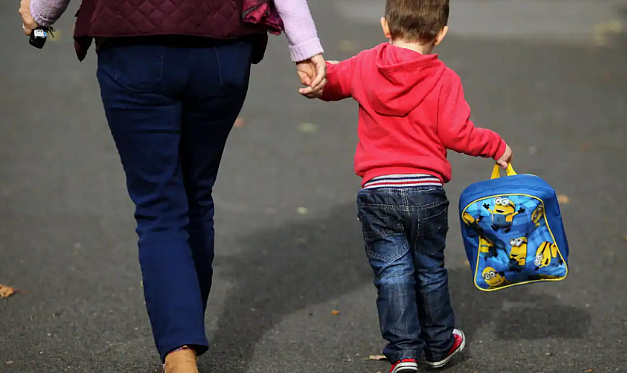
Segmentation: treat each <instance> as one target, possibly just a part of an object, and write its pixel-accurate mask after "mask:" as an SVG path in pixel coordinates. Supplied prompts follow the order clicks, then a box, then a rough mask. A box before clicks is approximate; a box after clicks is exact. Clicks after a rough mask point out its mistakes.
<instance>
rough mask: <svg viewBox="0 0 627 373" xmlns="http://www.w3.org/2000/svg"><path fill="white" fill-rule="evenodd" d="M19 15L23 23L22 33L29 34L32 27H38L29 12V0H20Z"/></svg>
mask: <svg viewBox="0 0 627 373" xmlns="http://www.w3.org/2000/svg"><path fill="white" fill-rule="evenodd" d="M20 15H21V16H22V23H23V24H24V35H30V34H31V33H32V32H33V30H34V29H36V28H37V27H39V25H38V24H37V22H35V20H34V19H33V16H32V15H31V14H30V0H22V2H21V3H20Z"/></svg>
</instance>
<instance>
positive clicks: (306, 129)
mask: <svg viewBox="0 0 627 373" xmlns="http://www.w3.org/2000/svg"><path fill="white" fill-rule="evenodd" d="M298 130H299V131H300V132H303V133H316V132H318V126H316V125H315V124H313V123H308V122H304V123H301V124H300V125H299V126H298Z"/></svg>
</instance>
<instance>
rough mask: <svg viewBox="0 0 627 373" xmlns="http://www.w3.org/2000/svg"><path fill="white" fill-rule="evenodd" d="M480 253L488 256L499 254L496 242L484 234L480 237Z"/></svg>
mask: <svg viewBox="0 0 627 373" xmlns="http://www.w3.org/2000/svg"><path fill="white" fill-rule="evenodd" d="M479 255H481V256H483V257H487V258H490V257H495V256H497V254H496V246H494V243H493V242H492V241H491V240H490V239H489V238H487V237H484V236H480V237H479Z"/></svg>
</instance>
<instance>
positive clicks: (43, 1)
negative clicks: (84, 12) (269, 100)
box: [30, 0, 323, 62]
mask: <svg viewBox="0 0 627 373" xmlns="http://www.w3.org/2000/svg"><path fill="white" fill-rule="evenodd" d="M69 3H70V0H31V3H30V10H31V14H32V16H33V19H34V20H35V22H37V24H39V25H41V26H50V25H51V24H53V23H55V22H56V21H57V20H58V19H59V17H61V15H62V14H63V12H65V10H66V9H67V6H68V4H69ZM274 5H275V6H276V9H277V11H278V12H279V15H280V16H281V18H282V19H283V24H284V27H285V35H286V36H287V41H288V45H289V49H290V57H291V59H292V61H293V62H297V61H303V60H306V59H308V58H310V57H313V56H315V55H316V54H319V53H322V52H323V50H322V45H321V44H320V39H319V38H318V33H317V31H316V25H315V24H314V21H313V18H312V17H311V12H310V11H309V6H308V5H307V0H274Z"/></svg>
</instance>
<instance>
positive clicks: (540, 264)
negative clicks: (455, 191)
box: [459, 164, 568, 291]
mask: <svg viewBox="0 0 627 373" xmlns="http://www.w3.org/2000/svg"><path fill="white" fill-rule="evenodd" d="M506 173H507V177H500V168H499V166H498V165H495V166H494V170H493V171H492V178H491V179H490V180H485V181H481V182H478V183H475V184H472V185H470V186H469V187H468V188H466V189H465V190H464V191H463V192H462V194H461V196H460V201H459V209H460V217H461V227H462V237H463V240H464V246H465V248H466V254H467V255H468V261H469V262H470V267H471V269H472V272H473V277H474V282H475V286H477V288H479V289H480V290H483V291H493V290H498V289H504V288H508V287H511V286H515V285H522V284H528V283H533V282H539V281H560V280H563V279H565V278H566V276H567V275H568V242H567V240H566V234H565V232H564V224H563V222H562V218H561V215H560V207H559V204H558V201H557V195H556V193H555V190H553V188H551V186H549V184H548V183H547V182H546V181H544V180H542V179H541V178H539V177H537V176H534V175H517V174H516V172H515V171H514V169H513V168H512V166H511V164H510V165H509V167H508V168H507V171H506Z"/></svg>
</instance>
